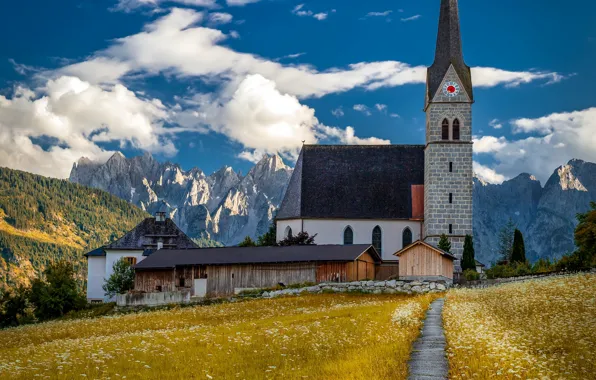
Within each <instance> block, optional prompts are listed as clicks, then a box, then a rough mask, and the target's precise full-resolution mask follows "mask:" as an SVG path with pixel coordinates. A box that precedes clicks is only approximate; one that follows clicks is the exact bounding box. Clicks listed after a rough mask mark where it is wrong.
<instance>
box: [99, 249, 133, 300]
mask: <svg viewBox="0 0 596 380" xmlns="http://www.w3.org/2000/svg"><path fill="white" fill-rule="evenodd" d="M112 268H113V273H112V275H111V276H110V278H108V279H107V280H106V282H105V283H104V284H103V285H102V288H103V291H104V292H105V295H106V296H107V297H110V298H111V297H114V296H115V295H116V294H122V293H126V292H127V291H129V290H131V289H133V288H134V286H135V271H134V269H133V267H132V265H130V263H129V262H128V261H126V260H125V259H124V258H121V259H120V260H118V261H116V262H115V263H114V265H113V267H112Z"/></svg>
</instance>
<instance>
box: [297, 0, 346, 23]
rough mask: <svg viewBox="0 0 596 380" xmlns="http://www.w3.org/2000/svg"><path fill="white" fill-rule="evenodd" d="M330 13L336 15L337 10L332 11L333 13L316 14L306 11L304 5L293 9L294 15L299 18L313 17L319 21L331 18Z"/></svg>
mask: <svg viewBox="0 0 596 380" xmlns="http://www.w3.org/2000/svg"><path fill="white" fill-rule="evenodd" d="M329 12H331V13H335V12H336V10H335V9H332V10H331V11H326V12H319V13H314V12H313V11H311V10H308V9H305V8H304V4H298V5H296V6H295V7H294V8H292V13H293V14H295V15H296V16H299V17H313V18H315V19H317V20H319V21H323V20H326V19H327V17H328V16H329Z"/></svg>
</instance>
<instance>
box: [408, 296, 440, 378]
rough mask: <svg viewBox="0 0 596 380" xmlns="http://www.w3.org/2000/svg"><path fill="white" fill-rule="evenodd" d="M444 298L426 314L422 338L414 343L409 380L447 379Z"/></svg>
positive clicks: (435, 302)
mask: <svg viewBox="0 0 596 380" xmlns="http://www.w3.org/2000/svg"><path fill="white" fill-rule="evenodd" d="M444 303H445V299H444V298H440V299H438V300H436V301H434V302H433V303H432V304H431V305H430V306H431V307H430V309H429V310H428V311H427V312H426V319H425V320H424V327H423V328H422V333H421V334H420V337H418V339H417V340H416V342H414V347H413V349H412V356H411V357H410V362H409V363H408V366H409V376H408V379H409V380H431V379H447V375H448V373H449V364H448V362H447V356H446V352H445V333H444V332H443V316H442V314H441V313H442V312H443V304H444Z"/></svg>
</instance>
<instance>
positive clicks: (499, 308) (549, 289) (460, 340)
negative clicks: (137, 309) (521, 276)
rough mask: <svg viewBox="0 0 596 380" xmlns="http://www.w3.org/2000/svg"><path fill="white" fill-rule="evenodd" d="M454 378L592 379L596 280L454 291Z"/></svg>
mask: <svg viewBox="0 0 596 380" xmlns="http://www.w3.org/2000/svg"><path fill="white" fill-rule="evenodd" d="M443 313H444V324H445V329H446V331H445V333H446V336H447V344H448V354H449V361H450V376H451V378H453V379H467V378H476V379H488V378H491V379H492V378H494V379H594V378H595V374H596V350H595V349H594V348H595V347H596V275H577V276H573V277H558V278H551V279H542V280H533V281H528V282H524V283H511V284H507V285H503V286H499V287H494V288H489V289H478V290H452V291H450V292H449V294H448V297H447V302H446V303H445V309H444V312H443Z"/></svg>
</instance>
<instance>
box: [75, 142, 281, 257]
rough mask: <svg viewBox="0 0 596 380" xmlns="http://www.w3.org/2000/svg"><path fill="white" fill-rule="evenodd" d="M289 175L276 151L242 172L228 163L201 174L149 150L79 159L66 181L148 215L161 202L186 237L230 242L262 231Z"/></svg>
mask: <svg viewBox="0 0 596 380" xmlns="http://www.w3.org/2000/svg"><path fill="white" fill-rule="evenodd" d="M291 175H292V169H290V168H289V167H287V166H286V165H285V164H284V163H283V161H282V159H281V157H279V156H277V155H275V156H264V157H263V159H262V160H261V161H259V162H258V163H257V164H256V165H255V166H254V167H253V168H252V169H251V170H250V171H249V172H248V174H247V175H246V176H242V175H240V174H239V173H236V172H235V171H234V170H232V168H230V167H223V168H221V169H220V170H219V171H217V172H215V173H213V174H211V175H205V173H203V172H202V171H201V170H200V169H197V168H193V169H191V170H189V171H183V170H182V169H181V168H180V166H179V165H177V164H172V163H169V162H166V163H159V162H157V161H156V160H155V159H154V158H153V157H152V156H151V155H150V154H145V155H143V156H138V157H133V158H126V157H124V155H122V154H121V153H115V154H114V155H113V156H112V157H111V158H110V159H109V160H108V161H107V162H105V163H103V164H100V163H96V162H93V161H90V160H89V159H86V158H82V159H80V160H79V161H78V162H77V163H75V164H74V165H73V168H72V171H71V174H70V181H72V182H76V183H80V184H83V185H87V186H91V187H96V188H99V189H102V190H106V191H108V192H110V193H112V194H114V195H117V196H119V197H120V198H122V199H125V200H127V201H129V202H131V203H133V204H135V205H138V206H139V207H141V208H142V209H143V210H147V211H148V212H150V213H151V212H152V211H153V210H154V209H155V207H157V205H158V204H159V202H160V201H162V200H165V201H166V203H167V204H168V206H169V207H170V209H169V215H170V216H171V217H172V218H173V219H174V221H175V222H176V224H177V225H178V226H179V227H180V228H182V230H183V231H184V232H186V233H187V234H188V235H189V236H191V237H193V238H207V239H213V240H217V241H219V242H221V243H223V244H225V245H235V244H238V243H239V242H240V241H242V240H243V239H244V237H245V236H247V235H248V236H251V237H253V238H254V237H256V236H258V235H261V234H263V233H265V232H266V231H267V229H268V228H269V225H270V223H271V221H272V219H273V213H274V211H275V210H276V209H277V207H279V204H280V203H281V201H282V199H283V196H284V193H285V190H286V187H287V184H288V182H289V179H290V176H291Z"/></svg>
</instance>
